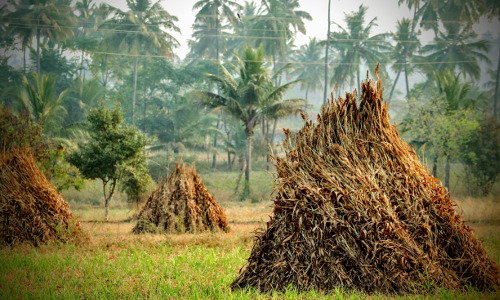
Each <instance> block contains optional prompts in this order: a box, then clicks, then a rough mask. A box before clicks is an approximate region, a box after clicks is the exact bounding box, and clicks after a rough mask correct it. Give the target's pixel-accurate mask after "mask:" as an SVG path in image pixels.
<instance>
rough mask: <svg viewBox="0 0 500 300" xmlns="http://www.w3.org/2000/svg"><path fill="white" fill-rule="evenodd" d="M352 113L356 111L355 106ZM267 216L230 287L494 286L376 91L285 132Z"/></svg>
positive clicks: (369, 84) (340, 102) (475, 246)
mask: <svg viewBox="0 0 500 300" xmlns="http://www.w3.org/2000/svg"><path fill="white" fill-rule="evenodd" d="M358 103H359V104H358ZM285 134H286V140H285V141H284V143H283V148H284V152H285V154H284V156H283V157H278V158H276V159H275V160H276V162H275V164H276V170H277V178H276V180H275V189H276V190H277V197H276V199H275V200H274V212H273V216H272V217H271V220H270V221H269V222H268V223H267V226H266V227H265V228H264V229H261V230H260V231H258V232H257V235H256V240H255V244H254V246H253V249H252V252H251V254H250V257H249V259H248V262H247V263H246V265H245V266H244V267H243V268H242V270H241V272H240V274H239V275H238V277H237V278H236V279H235V281H234V282H233V283H232V284H231V287H232V288H233V289H234V288H245V287H254V288H257V289H259V290H261V291H264V292H266V291H270V290H278V291H281V290H284V289H285V288H286V287H287V286H288V285H289V284H292V285H293V286H294V287H296V288H297V289H299V290H307V289H317V290H321V291H330V290H333V289H334V288H336V287H340V288H345V289H347V290H358V291H363V292H367V293H372V292H381V293H386V294H402V293H421V292H426V291H429V290H432V289H433V288H436V287H446V288H449V289H460V288H463V287H465V286H472V287H476V288H478V289H480V290H488V289H494V288H495V287H496V286H498V285H499V274H498V268H497V266H496V265H495V264H494V262H493V261H492V260H491V259H490V258H489V257H488V256H487V254H486V251H485V250H484V248H483V245H482V243H481V241H479V240H478V239H477V238H476V236H475V235H474V232H473V231H472V230H471V228H469V226H467V225H466V224H465V223H464V221H463V219H462V218H461V216H460V215H458V214H457V213H456V211H455V209H454V207H455V206H456V204H455V202H454V201H453V200H452V199H450V194H449V193H448V192H447V191H446V190H445V189H444V187H443V186H442V185H441V183H440V182H439V180H438V179H436V178H434V177H432V176H431V175H430V174H429V172H428V170H427V169H426V168H425V166H424V165H423V164H422V163H421V162H420V161H419V158H418V157H417V155H416V154H415V152H414V150H413V149H412V148H411V147H410V146H409V145H408V144H407V143H405V142H403V141H402V140H401V138H400V136H399V133H398V131H397V128H396V126H395V125H394V126H391V124H390V121H389V114H388V109H387V104H386V102H385V101H384V100H383V97H382V89H381V83H380V81H377V82H373V81H372V80H368V79H367V81H366V82H363V83H362V89H361V96H360V97H359V99H358V97H357V95H356V94H355V93H352V94H346V97H345V98H339V99H337V100H334V99H333V97H332V99H331V101H329V102H328V104H327V105H325V106H323V107H322V109H321V113H320V115H318V119H317V122H316V123H313V122H311V121H306V123H305V125H304V127H303V128H302V129H301V130H300V131H299V132H298V133H297V134H295V135H292V134H291V133H290V131H288V130H285Z"/></svg>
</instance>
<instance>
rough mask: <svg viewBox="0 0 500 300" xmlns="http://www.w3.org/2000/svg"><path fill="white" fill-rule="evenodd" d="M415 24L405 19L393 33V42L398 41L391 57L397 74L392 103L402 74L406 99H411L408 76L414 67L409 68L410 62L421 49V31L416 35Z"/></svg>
mask: <svg viewBox="0 0 500 300" xmlns="http://www.w3.org/2000/svg"><path fill="white" fill-rule="evenodd" d="M412 24H413V22H412V21H411V20H410V19H407V18H403V19H402V20H400V21H398V26H397V30H396V32H394V33H392V34H391V36H392V38H393V40H395V41H396V46H395V47H394V48H393V49H392V51H391V52H390V54H389V55H390V57H391V59H392V61H393V65H392V69H393V70H394V72H396V79H394V83H393V84H392V87H391V92H390V93H389V101H388V103H390V101H391V99H392V94H393V93H394V90H395V88H396V84H397V83H398V79H399V76H400V75H401V73H402V72H404V73H405V83H406V98H409V97H410V87H409V84H408V75H409V73H411V71H412V69H413V68H412V67H411V66H408V62H409V61H411V58H412V56H413V54H414V53H416V52H417V51H418V49H419V47H420V41H419V39H418V35H419V33H420V32H419V31H417V32H416V33H414V28H412Z"/></svg>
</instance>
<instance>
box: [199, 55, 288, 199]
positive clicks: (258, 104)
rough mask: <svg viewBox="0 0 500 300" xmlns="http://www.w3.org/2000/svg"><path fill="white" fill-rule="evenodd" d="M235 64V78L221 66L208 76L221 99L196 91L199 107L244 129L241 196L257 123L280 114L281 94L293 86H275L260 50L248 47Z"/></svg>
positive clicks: (248, 183) (248, 171) (248, 176)
mask: <svg viewBox="0 0 500 300" xmlns="http://www.w3.org/2000/svg"><path fill="white" fill-rule="evenodd" d="M236 58H237V60H238V67H237V70H238V76H233V75H231V73H230V72H229V71H228V70H227V69H226V68H225V67H224V66H222V65H221V66H220V68H221V72H222V75H221V76H217V75H214V74H208V77H209V79H211V80H213V81H214V82H216V83H217V84H218V85H219V86H220V88H221V91H222V94H221V95H218V94H215V93H213V92H210V91H196V92H195V93H196V94H197V95H198V96H199V97H200V98H201V99H202V100H201V101H202V103H203V104H205V105H207V106H209V107H213V108H222V109H223V110H224V111H225V112H226V113H228V114H229V115H231V116H233V117H234V118H236V119H238V120H239V121H240V122H241V124H242V125H243V127H244V128H245V136H246V140H247V144H246V153H245V161H246V167H245V189H244V192H243V194H244V195H248V194H249V193H250V172H251V169H252V166H251V157H252V137H253V134H254V131H255V128H256V126H257V125H258V124H259V120H261V118H262V117H263V116H264V113H265V111H273V110H279V109H278V108H279V107H283V106H285V103H284V102H283V101H278V99H280V100H281V97H282V96H283V95H284V92H285V91H286V90H288V89H289V88H290V87H292V86H293V85H294V84H295V83H296V82H290V83H287V84H285V85H282V86H278V87H276V86H274V85H273V83H272V80H271V78H270V77H269V75H268V71H267V69H266V68H265V67H264V53H263V51H262V48H259V49H258V50H253V49H252V48H250V47H248V48H246V49H245V50H244V52H243V57H242V59H240V58H239V57H236Z"/></svg>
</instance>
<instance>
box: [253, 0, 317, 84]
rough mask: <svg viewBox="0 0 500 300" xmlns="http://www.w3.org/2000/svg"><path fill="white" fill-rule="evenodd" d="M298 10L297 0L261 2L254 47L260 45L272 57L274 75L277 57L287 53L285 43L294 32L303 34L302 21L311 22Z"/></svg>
mask: <svg viewBox="0 0 500 300" xmlns="http://www.w3.org/2000/svg"><path fill="white" fill-rule="evenodd" d="M298 8H299V1H298V0H263V1H262V6H261V8H260V9H259V12H258V15H257V18H256V20H255V27H254V33H255V34H256V36H257V37H256V45H257V46H259V45H262V47H263V49H264V52H265V53H266V54H267V55H270V56H271V57H272V62H273V72H274V74H276V73H277V72H278V67H277V61H278V60H279V57H280V56H281V55H283V54H285V53H286V52H287V51H288V47H287V43H288V42H290V40H291V39H293V37H294V34H295V32H297V31H299V32H301V33H303V34H305V33H306V27H305V25H304V20H312V17H311V15H310V14H309V13H307V12H305V11H302V10H298ZM275 84H278V78H277V79H276V83H275Z"/></svg>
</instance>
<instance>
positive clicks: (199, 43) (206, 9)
mask: <svg viewBox="0 0 500 300" xmlns="http://www.w3.org/2000/svg"><path fill="white" fill-rule="evenodd" d="M242 8H243V7H242V6H241V5H240V4H238V3H237V2H236V1H231V0H199V1H197V2H196V3H195V4H194V5H193V10H198V12H197V13H196V17H195V20H194V22H195V23H194V24H193V29H194V33H193V37H194V38H195V41H193V42H191V46H192V50H193V52H194V53H196V54H197V55H199V56H204V55H205V54H206V55H207V56H208V57H211V58H212V59H214V60H215V61H216V62H217V63H218V62H219V61H220V52H221V51H220V50H221V49H220V46H221V32H222V30H223V29H226V28H227V23H229V24H230V25H232V26H236V25H237V24H238V22H239V19H238V17H237V14H238V12H236V13H235V11H240V10H241V9H242ZM213 41H215V43H213Z"/></svg>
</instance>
